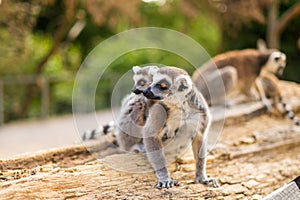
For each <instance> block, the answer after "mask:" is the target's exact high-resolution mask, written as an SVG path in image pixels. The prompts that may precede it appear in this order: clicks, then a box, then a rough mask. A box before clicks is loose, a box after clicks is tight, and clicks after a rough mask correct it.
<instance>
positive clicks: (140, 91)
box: [131, 87, 143, 94]
mask: <svg viewBox="0 0 300 200" xmlns="http://www.w3.org/2000/svg"><path fill="white" fill-rule="evenodd" d="M131 92H133V93H135V94H141V93H142V92H143V90H140V89H138V88H137V87H134V88H132V89H131Z"/></svg>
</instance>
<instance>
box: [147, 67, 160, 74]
mask: <svg viewBox="0 0 300 200" xmlns="http://www.w3.org/2000/svg"><path fill="white" fill-rule="evenodd" d="M158 70H159V68H158V67H157V66H150V69H149V74H151V75H152V76H154V75H155V74H157V72H158Z"/></svg>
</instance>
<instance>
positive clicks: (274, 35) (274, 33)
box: [267, 0, 300, 49]
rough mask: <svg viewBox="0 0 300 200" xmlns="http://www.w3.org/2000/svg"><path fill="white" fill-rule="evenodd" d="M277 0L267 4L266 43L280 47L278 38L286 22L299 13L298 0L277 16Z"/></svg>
mask: <svg viewBox="0 0 300 200" xmlns="http://www.w3.org/2000/svg"><path fill="white" fill-rule="evenodd" d="M278 11H279V1H278V0H274V1H273V3H272V4H270V6H269V11H268V24H267V43H268V46H269V48H276V49H279V48H280V38H281V35H282V33H283V31H284V30H285V29H286V27H287V26H288V24H289V23H290V22H291V21H292V20H293V19H295V18H296V17H298V16H299V15H300V2H298V3H296V4H294V5H293V6H292V7H290V8H289V9H288V10H287V11H285V12H284V13H283V14H282V16H281V17H280V18H279V17H278V16H279V15H278Z"/></svg>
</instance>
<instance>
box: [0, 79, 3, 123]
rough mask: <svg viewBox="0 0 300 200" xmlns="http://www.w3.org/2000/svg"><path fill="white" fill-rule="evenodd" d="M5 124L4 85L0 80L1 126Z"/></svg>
mask: <svg viewBox="0 0 300 200" xmlns="http://www.w3.org/2000/svg"><path fill="white" fill-rule="evenodd" d="M3 124H4V84H3V81H2V80H0V126H2V125H3Z"/></svg>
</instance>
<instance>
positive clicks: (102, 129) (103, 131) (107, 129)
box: [82, 121, 116, 141]
mask: <svg viewBox="0 0 300 200" xmlns="http://www.w3.org/2000/svg"><path fill="white" fill-rule="evenodd" d="M109 133H111V134H112V136H113V137H116V135H115V122H114V121H111V122H109V123H108V124H106V125H104V126H99V127H98V128H96V129H93V130H86V131H85V132H84V133H83V135H82V140H83V141H86V140H93V139H96V138H97V137H98V136H101V135H107V134H109Z"/></svg>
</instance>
